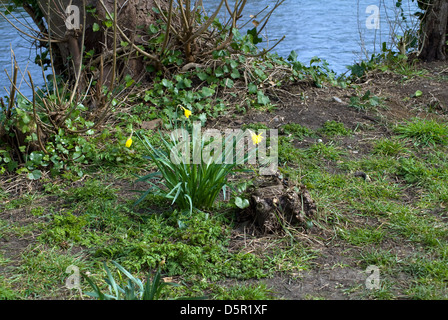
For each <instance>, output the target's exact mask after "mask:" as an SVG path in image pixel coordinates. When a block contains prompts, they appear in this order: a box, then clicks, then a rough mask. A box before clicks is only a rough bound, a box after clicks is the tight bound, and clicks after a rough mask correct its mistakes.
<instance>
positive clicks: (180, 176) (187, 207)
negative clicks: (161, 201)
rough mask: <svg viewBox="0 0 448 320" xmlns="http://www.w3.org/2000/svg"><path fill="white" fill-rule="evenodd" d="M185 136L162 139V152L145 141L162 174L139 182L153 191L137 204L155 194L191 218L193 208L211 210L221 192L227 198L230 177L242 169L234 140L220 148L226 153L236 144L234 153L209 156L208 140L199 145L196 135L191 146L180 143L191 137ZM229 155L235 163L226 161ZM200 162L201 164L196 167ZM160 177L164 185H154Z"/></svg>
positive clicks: (245, 156)
mask: <svg viewBox="0 0 448 320" xmlns="http://www.w3.org/2000/svg"><path fill="white" fill-rule="evenodd" d="M181 134H182V136H176V135H175V134H171V135H170V140H169V141H167V140H165V139H164V138H163V137H162V141H163V144H164V145H163V149H162V150H159V149H156V148H154V146H153V145H152V144H151V142H150V141H149V140H148V138H147V137H144V139H141V140H142V142H143V143H144V145H145V146H146V148H147V151H148V152H149V156H146V158H147V159H149V160H152V161H153V162H154V163H155V164H156V166H157V168H158V169H159V171H158V172H156V173H151V174H149V175H146V176H143V177H140V178H139V179H138V181H147V182H148V183H149V184H150V185H151V188H149V189H148V190H147V191H146V192H145V193H143V195H142V197H141V198H140V199H139V200H138V202H137V203H139V202H140V201H142V200H143V199H144V197H146V195H148V194H149V193H150V192H151V193H154V194H157V195H161V196H163V197H165V198H167V199H170V200H172V204H174V203H176V204H177V206H178V207H179V208H180V209H181V210H183V211H187V212H189V214H191V213H192V211H193V208H197V209H210V208H211V207H212V206H213V205H214V203H215V200H216V198H217V197H218V195H219V193H220V192H223V194H224V197H225V196H226V193H225V192H226V191H225V189H226V187H227V177H228V175H229V174H231V173H232V172H233V171H234V170H235V169H236V167H237V165H238V163H237V161H236V159H237V156H238V155H239V154H238V152H239V151H238V150H236V152H234V151H233V146H234V143H235V142H233V138H234V136H233V135H229V136H228V137H226V139H225V141H222V144H221V145H219V146H218V147H222V148H223V149H224V148H225V146H226V145H227V144H228V143H229V144H230V143H232V150H227V149H229V148H225V149H226V150H225V152H221V151H220V150H215V151H214V154H213V155H212V154H206V152H205V150H204V148H205V147H206V146H207V145H208V143H209V142H208V141H207V140H206V137H205V136H202V138H201V140H200V141H199V139H198V138H197V137H196V136H195V135H193V137H192V143H191V145H190V142H188V140H187V142H185V141H186V140H183V141H184V142H183V143H182V142H181V141H180V140H181V139H187V135H189V133H188V132H187V131H186V130H184V131H182V132H181ZM241 138H243V137H241V136H237V137H236V139H237V141H238V140H239V139H241ZM230 139H232V140H230ZM190 146H191V148H190ZM190 150H193V159H191V160H190V154H191V153H190ZM221 150H222V149H221ZM254 150H255V149H254ZM173 151H174V153H173ZM210 151H211V150H210ZM210 151H208V152H210ZM228 152H232V159H231V160H232V161H228V160H227V161H226V157H227V156H228V154H227V153H228ZM204 155H207V157H208V158H205V157H204ZM248 157H249V155H243V161H247V159H248ZM184 160H186V161H184ZM197 161H199V163H196V162H197ZM229 162H230V163H229ZM157 176H158V177H162V178H163V180H162V181H161V185H157V184H155V183H153V182H152V181H151V179H153V178H156V177H157Z"/></svg>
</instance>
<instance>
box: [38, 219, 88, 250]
mask: <svg viewBox="0 0 448 320" xmlns="http://www.w3.org/2000/svg"><path fill="white" fill-rule="evenodd" d="M86 224H87V221H86V219H85V218H84V217H82V216H76V215H74V214H72V213H70V212H67V213H65V214H55V215H54V216H53V221H52V223H51V225H50V227H49V228H48V229H47V230H45V231H44V232H43V233H42V234H41V235H40V236H39V237H40V239H41V240H42V241H46V242H49V243H54V244H62V243H66V242H67V241H70V242H79V241H81V239H82V234H83V228H84V227H85V226H86Z"/></svg>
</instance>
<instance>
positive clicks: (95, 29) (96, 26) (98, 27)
mask: <svg viewBox="0 0 448 320" xmlns="http://www.w3.org/2000/svg"><path fill="white" fill-rule="evenodd" d="M92 29H93V31H94V32H97V31H100V26H99V25H98V23H96V22H95V23H94V24H93V26H92Z"/></svg>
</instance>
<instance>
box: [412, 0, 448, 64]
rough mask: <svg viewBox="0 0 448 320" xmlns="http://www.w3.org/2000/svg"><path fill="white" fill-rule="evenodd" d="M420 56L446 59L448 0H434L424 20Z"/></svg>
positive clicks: (430, 58)
mask: <svg viewBox="0 0 448 320" xmlns="http://www.w3.org/2000/svg"><path fill="white" fill-rule="evenodd" d="M422 23H423V25H422V28H421V32H422V35H421V37H422V41H421V53H420V56H419V57H420V58H421V59H422V60H425V61H434V60H446V58H447V44H446V41H447V37H446V34H447V33H448V0H434V1H432V4H431V5H429V7H428V9H427V12H426V17H425V19H424V20H423V21H422Z"/></svg>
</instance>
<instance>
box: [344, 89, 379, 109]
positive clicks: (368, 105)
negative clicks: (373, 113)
mask: <svg viewBox="0 0 448 320" xmlns="http://www.w3.org/2000/svg"><path fill="white" fill-rule="evenodd" d="M349 106H350V107H353V108H355V109H358V110H362V111H368V110H376V109H377V108H378V107H383V108H384V104H383V101H382V99H381V98H379V97H377V96H374V95H372V93H371V92H370V90H367V92H366V93H365V94H364V95H362V96H360V97H358V96H353V97H350V104H349Z"/></svg>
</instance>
